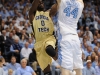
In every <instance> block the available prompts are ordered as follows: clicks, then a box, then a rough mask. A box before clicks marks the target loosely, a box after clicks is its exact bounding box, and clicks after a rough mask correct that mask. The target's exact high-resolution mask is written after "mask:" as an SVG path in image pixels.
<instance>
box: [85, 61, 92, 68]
mask: <svg viewBox="0 0 100 75" xmlns="http://www.w3.org/2000/svg"><path fill="white" fill-rule="evenodd" d="M86 62H87V63H86V65H87V68H91V60H87V61H86Z"/></svg>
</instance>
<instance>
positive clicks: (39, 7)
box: [37, 1, 44, 11]
mask: <svg viewBox="0 0 100 75" xmlns="http://www.w3.org/2000/svg"><path fill="white" fill-rule="evenodd" d="M37 10H38V11H43V10H44V3H43V2H42V1H40V2H39V5H38V8H37Z"/></svg>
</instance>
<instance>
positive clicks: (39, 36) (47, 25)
mask: <svg viewBox="0 0 100 75" xmlns="http://www.w3.org/2000/svg"><path fill="white" fill-rule="evenodd" d="M33 28H34V35H35V40H36V42H37V41H42V40H44V39H46V38H48V37H50V36H51V35H52V34H53V31H54V24H53V22H52V19H51V18H50V16H49V12H44V11H37V12H36V15H35V17H34V20H33Z"/></svg>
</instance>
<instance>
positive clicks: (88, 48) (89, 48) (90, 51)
mask: <svg viewBox="0 0 100 75" xmlns="http://www.w3.org/2000/svg"><path fill="white" fill-rule="evenodd" d="M91 54H92V47H91V46H88V47H87V51H85V56H86V57H87V56H88V55H91Z"/></svg>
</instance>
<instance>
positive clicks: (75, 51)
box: [58, 0, 84, 75]
mask: <svg viewBox="0 0 100 75" xmlns="http://www.w3.org/2000/svg"><path fill="white" fill-rule="evenodd" d="M59 2H60V3H59ZM58 3H59V10H58V61H59V64H60V65H61V75H71V73H70V72H71V71H73V70H74V71H76V75H82V68H83V64H82V59H81V56H82V51H81V45H80V40H79V37H78V34H77V22H78V20H79V18H80V17H81V14H82V10H83V7H84V4H83V1H82V0H61V1H60V0H58Z"/></svg>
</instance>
